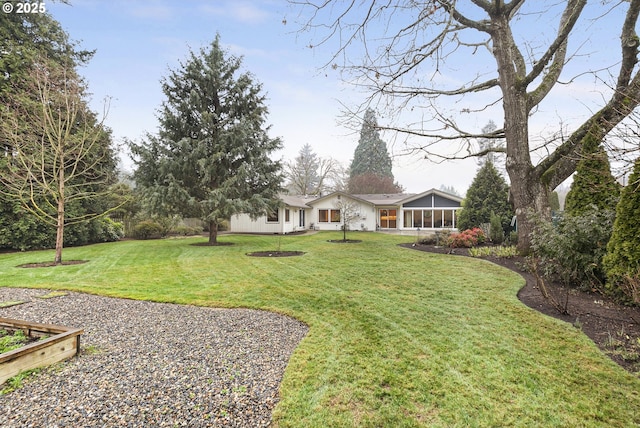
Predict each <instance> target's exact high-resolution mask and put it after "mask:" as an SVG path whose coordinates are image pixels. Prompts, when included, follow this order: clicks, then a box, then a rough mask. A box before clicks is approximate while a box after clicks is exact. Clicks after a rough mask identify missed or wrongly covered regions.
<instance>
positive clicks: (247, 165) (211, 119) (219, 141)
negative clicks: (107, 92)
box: [131, 35, 282, 244]
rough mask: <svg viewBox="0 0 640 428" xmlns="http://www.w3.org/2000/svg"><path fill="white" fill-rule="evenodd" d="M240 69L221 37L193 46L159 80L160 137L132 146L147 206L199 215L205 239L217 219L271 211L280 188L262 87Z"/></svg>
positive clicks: (212, 237)
mask: <svg viewBox="0 0 640 428" xmlns="http://www.w3.org/2000/svg"><path fill="white" fill-rule="evenodd" d="M240 68H241V58H238V57H235V56H233V55H230V54H228V53H227V52H225V51H224V50H223V49H222V48H221V46H220V36H219V35H217V36H216V38H215V40H214V41H213V42H212V43H211V45H210V46H209V47H208V48H206V49H204V48H203V49H201V50H200V52H199V54H196V53H194V52H193V51H190V53H189V56H188V59H187V61H186V62H183V63H181V64H180V66H179V67H178V69H176V70H173V71H171V73H170V74H169V76H168V77H167V78H165V79H164V80H163V81H162V90H163V92H164V95H165V96H166V100H165V101H164V102H163V103H162V107H161V108H160V112H159V116H158V119H159V122H160V127H159V132H158V134H157V135H148V136H147V138H146V140H145V141H143V142H142V143H141V144H135V143H132V144H131V151H132V153H133V155H134V162H135V163H136V166H137V169H136V171H135V173H134V179H135V181H136V183H137V184H138V185H139V186H140V187H141V188H142V192H143V195H144V196H145V197H146V200H147V202H148V204H149V206H150V207H151V209H152V210H153V211H155V212H158V213H165V214H181V215H183V216H187V217H198V218H200V219H202V220H203V221H205V222H206V223H208V225H209V243H210V244H216V243H217V234H218V226H219V225H220V223H221V222H222V221H224V220H225V219H229V218H230V217H231V216H232V215H234V214H237V213H247V214H249V215H251V216H252V217H253V218H257V217H258V216H260V215H263V214H266V213H268V212H269V211H270V210H272V209H275V207H276V204H277V200H278V199H277V194H278V192H279V191H281V190H282V189H281V183H282V171H281V165H280V162H278V161H274V160H272V159H271V158H270V157H269V156H270V155H271V154H272V153H273V152H274V151H275V150H277V149H279V148H280V147H281V142H280V140H279V139H277V138H270V137H269V135H268V130H269V127H268V126H267V125H266V116H267V113H268V112H267V107H266V106H265V96H264V95H262V94H261V92H262V85H260V84H258V83H256V82H255V81H254V78H253V76H252V75H250V74H249V73H241V71H240Z"/></svg>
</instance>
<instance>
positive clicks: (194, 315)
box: [0, 288, 307, 428]
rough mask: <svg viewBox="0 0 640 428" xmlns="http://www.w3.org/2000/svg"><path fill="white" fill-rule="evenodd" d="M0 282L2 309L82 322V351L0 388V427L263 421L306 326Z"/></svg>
mask: <svg viewBox="0 0 640 428" xmlns="http://www.w3.org/2000/svg"><path fill="white" fill-rule="evenodd" d="M47 292H48V290H26V289H10V288H0V301H13V300H24V301H27V303H25V304H22V305H18V306H13V307H10V308H0V316H1V317H5V318H16V319H22V320H27V321H32V322H39V323H48V324H58V325H64V326H68V327H79V328H83V329H84V331H85V332H84V334H83V335H82V338H81V349H82V352H81V354H80V356H79V357H77V358H73V359H71V360H69V361H67V362H65V363H62V364H60V365H58V366H56V369H55V370H44V371H43V372H41V373H39V374H38V375H37V377H35V378H34V379H30V380H29V381H28V382H26V383H25V385H24V387H22V388H20V389H18V390H16V391H13V392H11V393H10V394H7V395H2V396H0V427H3V428H10V427H20V428H23V427H43V428H44V427H74V428H75V427H164V426H171V427H174V426H175V427H183V426H187V427H215V426H224V427H262V426H268V425H269V423H270V421H271V413H272V411H273V408H274V406H275V404H276V403H277V401H278V389H279V385H280V381H281V379H282V375H283V372H284V369H285V367H286V365H287V362H288V360H289V357H290V356H291V353H292V352H293V350H294V349H295V347H296V346H297V345H298V343H299V342H300V340H301V339H302V338H303V337H304V336H305V334H306V333H307V327H306V326H305V325H304V324H302V323H300V322H298V321H296V320H293V319H291V318H288V317H285V316H282V315H278V314H273V313H270V312H264V311H255V310H248V309H214V308H201V307H194V306H182V305H172V304H163V303H151V302H141V301H135V300H126V299H114V298H108V297H99V296H92V295H87V294H81V293H69V294H68V295H66V296H62V297H54V298H50V299H39V298H38V297H37V296H42V295H44V294H46V293H47Z"/></svg>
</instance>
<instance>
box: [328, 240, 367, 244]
mask: <svg viewBox="0 0 640 428" xmlns="http://www.w3.org/2000/svg"><path fill="white" fill-rule="evenodd" d="M327 242H331V243H333V244H357V243H358V242H362V239H329V240H328V241H327Z"/></svg>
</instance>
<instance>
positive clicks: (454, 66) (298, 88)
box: [46, 0, 622, 196]
mask: <svg viewBox="0 0 640 428" xmlns="http://www.w3.org/2000/svg"><path fill="white" fill-rule="evenodd" d="M543 3H545V4H546V2H540V1H537V2H531V3H527V4H528V5H530V7H533V8H534V9H535V8H536V7H537V8H543V6H544V5H543ZM338 4H340V2H338ZM461 4H465V3H461ZM550 4H552V5H555V7H556V9H557V8H558V7H559V6H558V5H562V4H563V2H560V3H557V2H554V1H551V3H550ZM46 7H47V10H48V11H49V12H50V13H51V15H52V16H53V17H54V18H55V19H56V20H57V21H59V22H60V23H61V25H62V27H63V28H64V29H65V30H66V31H67V32H68V33H69V35H70V37H71V39H72V40H77V41H79V42H80V46H81V47H82V48H84V49H88V50H93V49H95V50H96V53H95V56H94V57H93V59H92V60H91V61H90V63H89V64H88V65H86V66H83V67H82V68H81V69H80V73H81V74H82V75H83V76H84V77H85V78H86V79H87V81H88V84H89V90H90V92H91V93H92V107H93V109H94V110H95V111H97V112H101V111H102V110H103V106H104V100H105V98H107V97H108V98H109V99H110V100H111V101H110V109H109V113H108V116H107V119H106V124H107V125H108V126H109V127H110V128H111V129H112V131H113V136H114V138H115V140H116V142H117V143H122V142H123V141H124V140H125V139H130V140H140V139H141V138H143V137H144V135H145V134H146V133H147V132H150V133H155V132H156V131H157V126H158V123H157V117H156V114H157V113H156V112H157V109H158V108H159V107H160V105H161V103H162V101H163V93H162V91H161V86H160V82H161V79H162V78H163V77H166V76H168V75H169V73H170V70H173V69H176V68H177V67H178V65H179V62H180V61H184V60H185V59H186V58H187V56H188V53H189V49H191V50H193V51H195V52H197V51H199V50H200V49H201V48H203V47H206V46H208V45H209V44H210V43H211V41H212V40H213V39H214V38H215V36H216V34H219V35H220V42H221V44H222V46H223V47H224V48H225V49H227V50H228V51H229V53H231V54H233V55H236V56H241V57H242V58H243V62H242V64H243V71H247V72H250V73H251V74H252V75H253V76H254V78H255V79H256V80H257V81H258V82H260V83H261V84H262V85H263V91H264V93H265V94H266V96H267V106H268V108H269V116H268V123H269V124H270V125H271V129H270V135H271V136H272V137H280V138H281V139H282V142H283V149H282V150H281V151H279V152H278V153H276V154H275V157H276V158H281V159H283V160H284V161H290V160H293V159H294V158H295V157H296V155H297V154H298V152H299V151H300V149H301V148H302V146H303V145H305V144H307V143H308V144H310V145H311V147H312V148H313V150H314V152H315V153H317V154H318V155H319V156H320V157H324V158H328V157H331V158H334V159H336V160H338V161H339V162H341V163H342V164H343V165H344V166H345V167H348V166H349V163H350V161H351V159H352V157H353V153H354V151H355V148H356V146H357V143H358V138H359V132H358V129H357V127H356V129H353V127H347V126H344V124H343V121H342V119H343V111H344V106H357V105H359V104H361V103H363V102H364V100H365V99H366V94H365V93H363V92H360V91H358V90H357V88H356V87H355V86H354V85H350V84H348V83H345V82H344V81H343V80H342V79H341V76H340V74H339V71H337V70H334V69H332V68H331V67H323V66H324V65H326V64H327V63H328V62H329V63H330V62H331V56H332V54H333V53H334V52H333V51H332V50H331V49H332V46H330V45H327V46H316V47H314V48H313V49H310V48H309V47H308V46H309V44H310V43H313V42H314V40H313V35H312V34H309V33H304V32H301V31H300V28H301V26H300V23H301V22H303V21H305V19H304V16H302V17H301V16H300V9H299V8H297V9H296V8H294V7H293V6H292V5H290V4H289V2H287V1H286V0H180V1H171V0H136V1H132V0H70V4H69V5H67V4H63V3H59V2H55V3H54V2H51V1H49V2H47V3H46ZM591 7H592V8H594V9H593V10H592V11H590V12H589V14H586V17H585V18H584V20H583V21H582V23H581V27H579V30H578V31H577V32H576V35H575V37H573V36H572V39H570V40H571V41H572V44H571V45H570V55H572V61H571V64H572V65H573V64H575V66H576V68H575V70H577V71H575V74H573V75H570V76H569V77H567V78H565V79H564V83H563V84H561V85H557V87H556V88H554V90H553V92H552V93H551V94H550V95H549V96H548V97H547V99H546V100H545V102H543V103H542V104H541V105H540V106H539V107H538V108H537V109H536V111H535V113H536V115H535V118H532V119H531V122H530V136H531V139H532V141H533V143H532V144H536V138H538V140H541V139H542V137H541V136H543V135H547V136H548V135H554V134H555V135H559V134H560V130H562V132H563V133H566V132H569V130H570V129H571V127H572V126H573V127H574V128H575V126H577V125H579V124H581V123H582V122H583V121H584V120H585V118H586V117H589V116H590V115H592V114H593V112H595V111H597V110H598V109H599V108H600V107H601V106H602V104H603V100H606V98H607V96H606V92H607V89H606V87H605V86H604V85H603V81H602V80H601V79H599V78H595V77H594V76H592V75H591V74H588V73H581V71H583V70H584V69H586V68H591V69H603V70H604V69H605V68H606V67H610V66H612V64H615V62H616V61H618V60H617V59H616V54H615V52H619V48H617V46H619V33H618V32H617V31H611V28H616V27H617V28H619V26H620V24H619V22H620V18H621V16H622V15H621V14H620V13H619V12H616V13H604V12H602V10H604V9H603V6H602V5H592V6H591ZM542 10H545V13H546V15H539V14H538V13H537V12H539V11H536V10H533V12H535V13H531V14H524V15H523V17H521V18H519V22H518V23H517V24H518V32H519V34H518V37H521V38H523V39H524V40H528V39H532V40H533V39H539V40H535V41H534V42H533V43H530V44H529V45H528V47H527V51H526V52H527V54H528V55H531V56H533V57H535V56H536V55H539V54H540V52H542V50H543V48H544V46H545V42H548V40H545V39H544V37H545V35H544V30H545V29H549V28H552V27H550V26H548V25H547V24H546V21H545V22H541V20H544V19H554V20H557V18H558V16H554V13H555V12H554V9H553V8H549V9H544V8H543V9H542ZM356 12H357V13H359V12H360V11H359V10H356ZM556 15H558V14H556ZM538 16H542V18H538ZM596 17H597V18H599V19H597V20H596V19H592V18H596ZM613 21H615V22H613ZM379 31H380V32H381V34H384V31H382V30H381V29H379ZM552 31H553V30H552ZM536 43H537V44H536ZM612 43H613V46H614V47H615V51H612V50H611V46H612ZM333 48H335V45H334V46H333ZM612 52H614V54H612ZM484 58H485V60H486V58H489V59H490V60H492V59H491V58H490V55H488V54H487V55H485V57H484ZM482 61H483V60H482V59H481V58H479V55H475V54H474V55H473V56H469V57H465V56H462V57H461V58H459V59H458V62H456V61H450V64H448V69H447V71H446V72H442V70H439V73H434V76H435V78H436V79H439V80H437V83H439V84H442V85H443V87H445V86H446V85H452V87H455V86H456V85H461V84H464V83H465V79H467V80H468V79H469V78H473V76H471V75H469V74H465V73H469V72H477V71H478V70H480V71H482V70H483V69H484V70H485V71H486V72H487V73H490V72H491V71H492V70H494V69H495V63H491V62H487V63H483V62H482ZM470 64H473V66H472V67H470V66H469V65H470ZM566 68H567V70H568V72H569V73H572V72H573V71H572V69H571V67H570V66H567V67H566ZM470 76H471V77H470ZM609 77H610V76H609ZM475 101H478V102H479V104H478V105H480V106H482V105H485V104H486V98H482V97H479V99H476V100H475ZM475 101H474V98H473V97H470V98H469V99H468V102H469V105H471V104H472V103H473V102H475ZM449 107H450V112H451V114H452V115H453V116H455V117H456V118H459V119H460V121H463V122H464V124H465V126H466V127H467V128H468V129H469V130H471V131H474V132H479V131H480V129H481V128H482V127H483V126H485V125H486V124H487V122H488V121H489V120H493V121H495V122H496V123H497V124H498V126H501V121H502V117H503V112H502V110H501V104H500V103H497V104H496V105H494V106H492V108H491V109H483V110H478V111H476V112H474V114H472V115H471V114H466V115H465V114H461V112H462V111H464V109H463V107H464V106H463V105H462V104H453V105H451V106H449ZM421 108H423V107H421ZM425 111H426V112H427V115H428V114H430V112H429V111H428V109H426V108H423V112H425ZM443 111H446V110H443ZM378 114H379V116H380V115H381V114H384V112H378ZM421 114H422V113H421ZM406 116H407V117H406V121H407V122H409V121H411V120H413V119H412V118H411V113H410V112H407V113H406ZM416 123H418V124H420V123H424V122H423V121H422V119H421V118H420V117H419V116H418V118H417V119H416ZM538 136H540V137H538ZM382 138H383V140H384V141H386V142H387V143H388V147H389V152H390V153H391V155H392V159H393V173H394V176H395V179H396V181H397V182H399V183H400V184H401V185H402V186H404V188H405V190H406V191H407V192H410V193H420V192H423V191H427V190H429V189H431V188H440V186H442V185H444V186H448V187H453V188H454V189H455V190H456V191H457V192H458V193H459V194H460V195H462V196H464V194H465V192H466V190H467V188H468V186H469V185H470V184H471V182H472V180H473V178H474V176H475V174H476V172H477V169H478V166H477V163H476V161H475V160H474V159H469V160H466V161H455V162H454V161H447V162H444V163H441V164H436V163H433V162H431V161H428V160H425V159H424V158H423V156H420V155H414V156H407V155H403V154H402V151H401V148H399V147H398V145H397V144H396V143H394V141H395V140H394V138H393V136H392V135H388V134H382ZM122 157H123V159H125V162H124V167H125V169H130V168H131V162H130V161H129V160H128V157H127V156H126V154H123V155H122Z"/></svg>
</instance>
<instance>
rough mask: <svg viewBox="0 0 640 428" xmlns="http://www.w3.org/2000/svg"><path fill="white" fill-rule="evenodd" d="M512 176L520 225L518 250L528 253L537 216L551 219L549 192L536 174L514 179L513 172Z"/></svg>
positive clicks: (513, 196) (512, 195)
mask: <svg viewBox="0 0 640 428" xmlns="http://www.w3.org/2000/svg"><path fill="white" fill-rule="evenodd" d="M513 174H517V172H514V173H513ZM510 176H511V183H512V185H511V198H512V201H513V206H514V208H515V213H516V218H517V227H518V252H519V253H520V254H521V255H527V254H529V252H530V250H531V233H532V232H533V231H534V226H535V217H540V218H542V219H546V220H549V219H551V207H550V205H549V196H548V195H549V192H548V189H547V187H546V186H545V185H544V184H543V183H542V182H541V180H540V179H539V178H537V177H536V176H529V177H528V178H526V179H524V180H522V179H521V180H514V177H513V176H512V174H510Z"/></svg>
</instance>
